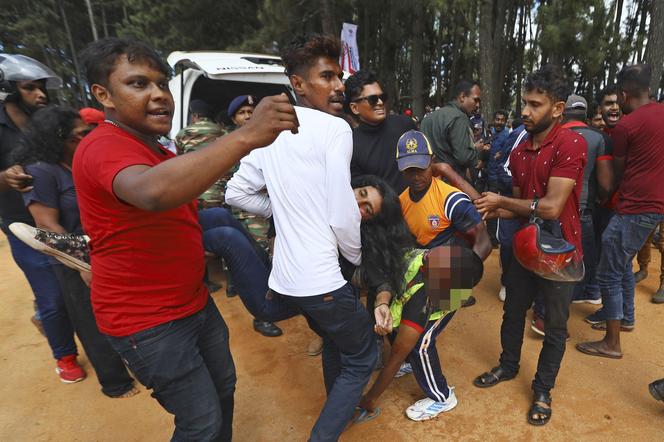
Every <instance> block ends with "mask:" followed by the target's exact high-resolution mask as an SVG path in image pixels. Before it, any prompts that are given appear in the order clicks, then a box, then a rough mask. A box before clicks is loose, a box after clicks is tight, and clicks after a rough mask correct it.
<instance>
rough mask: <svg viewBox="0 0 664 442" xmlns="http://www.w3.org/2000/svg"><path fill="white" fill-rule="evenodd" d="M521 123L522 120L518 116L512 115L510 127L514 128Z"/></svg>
mask: <svg viewBox="0 0 664 442" xmlns="http://www.w3.org/2000/svg"><path fill="white" fill-rule="evenodd" d="M522 124H523V120H522V119H521V118H520V117H514V119H513V120H512V129H516V128H517V127H519V126H521V125H522Z"/></svg>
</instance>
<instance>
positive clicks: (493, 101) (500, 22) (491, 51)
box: [480, 0, 506, 115]
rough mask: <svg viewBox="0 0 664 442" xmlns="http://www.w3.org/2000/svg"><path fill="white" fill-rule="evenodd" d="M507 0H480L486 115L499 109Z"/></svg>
mask: <svg viewBox="0 0 664 442" xmlns="http://www.w3.org/2000/svg"><path fill="white" fill-rule="evenodd" d="M505 6H506V0H481V2H480V84H481V86H482V98H483V100H482V110H483V112H484V114H485V115H489V114H491V113H493V112H494V111H495V110H496V109H497V105H498V100H499V96H500V90H501V82H500V78H499V76H500V70H499V69H500V53H501V48H502V47H503V45H504V42H505Z"/></svg>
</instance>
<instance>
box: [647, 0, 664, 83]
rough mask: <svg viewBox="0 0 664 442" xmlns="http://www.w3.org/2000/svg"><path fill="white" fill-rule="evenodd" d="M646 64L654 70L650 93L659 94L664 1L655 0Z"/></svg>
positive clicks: (663, 57) (663, 50) (663, 53)
mask: <svg viewBox="0 0 664 442" xmlns="http://www.w3.org/2000/svg"><path fill="white" fill-rule="evenodd" d="M645 62H646V63H648V64H649V65H650V67H651V68H652V80H651V81H650V93H651V94H657V93H658V92H659V85H660V83H661V81H662V71H664V0H653V4H652V9H651V14H650V33H649V35H648V47H647V48H646V56H645Z"/></svg>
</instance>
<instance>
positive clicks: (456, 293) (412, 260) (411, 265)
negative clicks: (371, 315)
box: [390, 249, 473, 328]
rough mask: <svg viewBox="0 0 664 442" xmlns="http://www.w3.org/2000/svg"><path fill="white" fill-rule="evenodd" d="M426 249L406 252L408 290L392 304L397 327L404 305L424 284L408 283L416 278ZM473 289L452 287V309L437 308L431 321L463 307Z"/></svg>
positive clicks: (393, 317)
mask: <svg viewBox="0 0 664 442" xmlns="http://www.w3.org/2000/svg"><path fill="white" fill-rule="evenodd" d="M425 252H426V250H424V249H413V250H411V251H410V252H408V253H406V260H407V261H408V268H407V269H406V273H405V274H404V278H403V279H404V287H406V290H405V291H404V292H403V294H402V295H401V296H397V297H395V299H394V301H392V304H391V305H390V313H391V314H392V327H394V328H397V327H398V326H399V324H401V313H402V312H403V307H404V305H406V303H407V302H408V301H409V300H410V298H411V297H412V296H413V295H414V294H415V293H416V292H417V291H418V290H419V289H420V288H422V286H424V283H423V282H418V283H416V284H413V285H411V286H410V287H408V284H410V282H411V281H412V280H413V279H415V276H417V274H418V273H419V271H420V268H421V267H422V264H423V257H424V253H425ZM472 291H473V289H450V304H451V306H452V309H451V310H449V311H444V310H437V311H435V312H433V313H432V314H431V316H429V321H436V320H438V319H440V318H442V317H443V316H445V315H447V314H448V313H450V312H451V311H454V310H457V309H459V308H461V304H462V303H463V301H465V300H466V299H468V297H469V296H470V295H471V293H472Z"/></svg>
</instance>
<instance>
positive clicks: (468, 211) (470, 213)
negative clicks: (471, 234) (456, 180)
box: [445, 191, 482, 232]
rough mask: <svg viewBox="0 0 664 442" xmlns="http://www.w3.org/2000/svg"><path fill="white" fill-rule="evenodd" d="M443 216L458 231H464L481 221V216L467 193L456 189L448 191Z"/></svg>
mask: <svg viewBox="0 0 664 442" xmlns="http://www.w3.org/2000/svg"><path fill="white" fill-rule="evenodd" d="M445 217H446V218H447V219H448V220H450V222H451V223H452V227H454V229H456V230H457V231H460V232H466V231H468V230H469V229H471V228H473V227H475V226H476V225H477V224H479V223H480V222H482V217H481V216H480V214H479V212H478V211H477V209H476V208H475V205H474V204H473V203H472V201H470V198H469V197H468V195H466V194H465V193H463V192H458V191H457V192H452V193H450V194H449V195H448V196H447V198H446V199H445Z"/></svg>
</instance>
